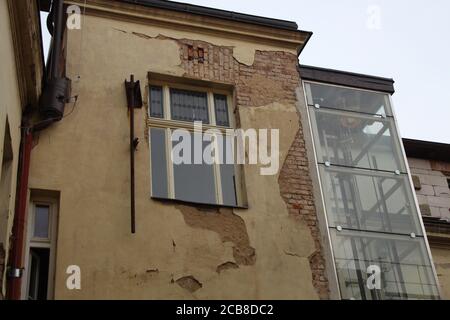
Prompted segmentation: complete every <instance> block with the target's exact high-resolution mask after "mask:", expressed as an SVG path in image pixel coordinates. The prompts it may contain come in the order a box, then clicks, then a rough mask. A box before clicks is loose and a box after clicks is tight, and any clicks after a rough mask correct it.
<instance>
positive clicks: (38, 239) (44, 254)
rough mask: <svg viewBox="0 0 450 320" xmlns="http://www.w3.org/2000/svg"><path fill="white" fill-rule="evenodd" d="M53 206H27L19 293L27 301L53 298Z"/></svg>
mask: <svg viewBox="0 0 450 320" xmlns="http://www.w3.org/2000/svg"><path fill="white" fill-rule="evenodd" d="M56 208H57V206H56V203H55V201H54V200H53V199H46V198H42V199H41V198H39V199H33V200H32V201H31V205H30V214H29V219H28V229H27V230H28V231H27V232H28V233H27V244H26V253H27V254H26V256H25V272H24V277H25V280H26V281H23V286H24V288H22V293H23V298H24V299H27V300H47V299H51V298H53V278H54V259H55V239H56V221H57V212H56Z"/></svg>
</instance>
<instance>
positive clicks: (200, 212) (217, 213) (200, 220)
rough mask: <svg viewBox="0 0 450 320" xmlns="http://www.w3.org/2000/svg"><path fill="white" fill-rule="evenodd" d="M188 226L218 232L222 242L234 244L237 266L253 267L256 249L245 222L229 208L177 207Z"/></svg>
mask: <svg viewBox="0 0 450 320" xmlns="http://www.w3.org/2000/svg"><path fill="white" fill-rule="evenodd" d="M176 207H177V209H179V210H180V211H181V213H182V214H183V217H184V220H185V222H186V224H187V225H189V226H190V227H192V228H201V229H207V230H211V231H214V232H216V233H217V234H218V235H219V237H220V239H221V240H222V242H231V243H233V256H234V258H235V260H236V263H237V264H241V265H253V264H255V261H256V252H255V249H254V248H252V247H251V246H250V241H249V238H248V234H247V228H246V226H245V222H244V220H243V219H242V218H241V217H240V216H238V215H236V214H234V213H233V210H232V209H229V208H196V207H192V206H187V205H177V206H176Z"/></svg>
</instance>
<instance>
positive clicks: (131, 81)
mask: <svg viewBox="0 0 450 320" xmlns="http://www.w3.org/2000/svg"><path fill="white" fill-rule="evenodd" d="M130 86H131V92H132V94H131V99H130V100H131V103H130V106H129V111H130V177H131V181H130V184H131V190H130V191H131V199H130V200H131V233H136V219H135V199H134V86H135V83H134V75H131V77H130Z"/></svg>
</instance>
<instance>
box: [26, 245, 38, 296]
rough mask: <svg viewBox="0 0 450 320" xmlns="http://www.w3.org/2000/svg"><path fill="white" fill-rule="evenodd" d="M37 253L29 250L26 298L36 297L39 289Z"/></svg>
mask: <svg viewBox="0 0 450 320" xmlns="http://www.w3.org/2000/svg"><path fill="white" fill-rule="evenodd" d="M39 263H40V262H39V255H37V254H36V253H34V252H33V250H32V249H31V250H30V262H29V265H30V267H29V268H30V275H29V282H28V300H37V299H38V290H39Z"/></svg>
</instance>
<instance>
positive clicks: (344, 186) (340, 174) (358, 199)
mask: <svg viewBox="0 0 450 320" xmlns="http://www.w3.org/2000/svg"><path fill="white" fill-rule="evenodd" d="M319 168H320V175H321V179H322V188H323V194H324V197H325V205H326V209H327V210H326V211H327V215H328V223H329V225H330V226H331V227H336V226H341V227H343V228H348V229H356V230H368V231H381V232H392V233H402V234H407V235H410V234H411V233H415V234H421V233H422V231H421V228H420V224H419V218H418V213H417V211H416V209H415V206H414V205H413V204H414V200H413V195H412V192H411V189H410V188H409V180H408V176H407V175H400V176H396V175H395V174H392V173H383V172H374V171H367V170H359V169H349V168H342V167H329V168H327V167H325V166H323V165H320V166H319Z"/></svg>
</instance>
